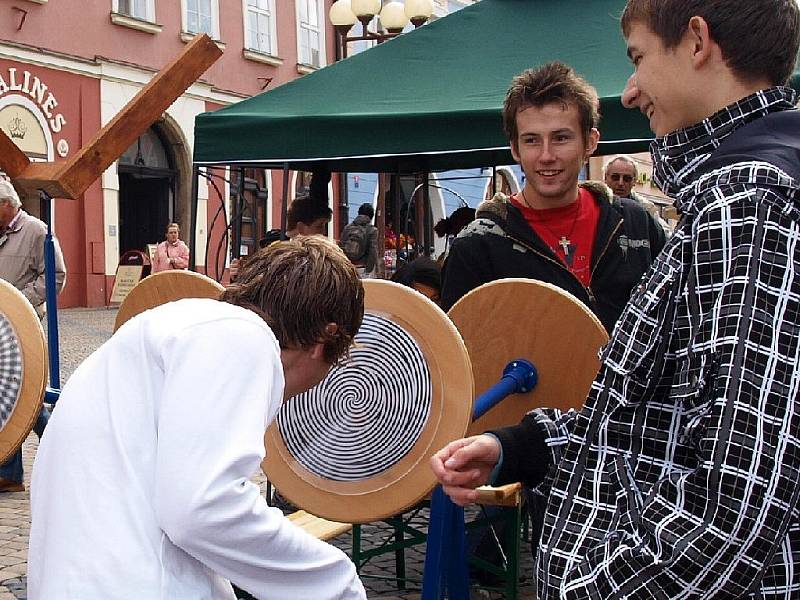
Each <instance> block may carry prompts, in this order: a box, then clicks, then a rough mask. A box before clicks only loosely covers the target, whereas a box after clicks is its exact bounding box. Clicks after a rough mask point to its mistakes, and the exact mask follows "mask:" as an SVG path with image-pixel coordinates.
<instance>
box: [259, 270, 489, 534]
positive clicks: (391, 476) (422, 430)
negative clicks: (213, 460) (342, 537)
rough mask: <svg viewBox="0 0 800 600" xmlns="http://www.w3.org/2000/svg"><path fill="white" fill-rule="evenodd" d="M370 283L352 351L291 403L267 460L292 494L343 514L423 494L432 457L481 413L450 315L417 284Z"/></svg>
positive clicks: (398, 504)
mask: <svg viewBox="0 0 800 600" xmlns="http://www.w3.org/2000/svg"><path fill="white" fill-rule="evenodd" d="M363 283H364V288H365V293H366V294H365V315H364V324H363V325H362V327H361V329H360V330H359V332H358V335H357V336H356V346H355V347H354V349H353V350H352V352H351V358H350V360H349V361H348V362H347V363H345V364H344V365H341V366H336V367H334V368H333V369H331V372H330V373H329V374H328V376H327V377H326V378H325V380H324V381H323V382H322V383H320V385H318V386H317V387H315V388H312V389H311V390H309V391H308V392H306V393H305V394H301V395H299V396H297V397H295V398H292V399H291V400H289V401H287V402H286V403H285V404H284V405H283V407H282V408H281V411H280V413H279V415H278V418H277V419H276V420H275V422H274V423H273V424H272V425H271V426H270V428H269V429H268V430H267V433H266V435H265V445H266V451H267V457H266V459H265V460H264V462H263V463H262V468H263V469H264V472H265V473H266V475H267V477H268V478H269V480H270V481H271V482H272V483H273V484H274V485H275V487H276V488H277V489H278V490H280V492H281V494H282V495H283V496H285V497H286V498H288V499H289V500H290V501H292V502H293V503H294V504H296V505H297V506H299V507H301V508H303V509H305V510H306V511H308V512H310V513H312V514H314V515H317V516H320V517H324V518H326V519H329V520H332V521H339V522H344V523H368V522H371V521H376V520H379V519H383V518H386V517H389V516H391V515H395V514H397V513H400V512H402V511H404V510H406V509H407V508H409V507H411V506H413V505H415V504H416V503H417V502H419V501H420V500H421V499H423V498H424V497H425V496H426V495H427V494H428V493H430V491H431V490H432V489H433V487H434V486H435V484H436V480H435V478H434V476H433V472H432V471H431V469H430V466H429V465H428V461H429V459H430V457H431V456H432V455H433V454H434V453H435V452H437V451H438V450H439V449H440V448H442V447H443V446H445V445H446V444H447V443H448V442H450V441H452V440H455V439H458V438H460V437H463V436H464V433H465V432H466V431H467V427H468V426H469V422H470V420H471V415H472V399H473V389H472V376H471V367H470V361H469V355H468V354H467V351H466V348H465V347H464V343H463V342H462V341H461V336H460V335H459V333H458V331H457V330H456V328H455V327H454V326H453V324H452V322H451V321H450V320H449V319H448V318H447V315H445V314H444V313H443V312H442V311H441V309H440V308H439V307H438V306H436V305H435V304H433V303H432V302H431V301H430V300H428V299H427V298H425V297H424V296H423V295H422V294H419V293H417V292H415V291H414V290H412V289H410V288H407V287H404V286H401V285H398V284H395V283H391V282H389V281H382V280H375V279H371V280H365V281H364V282H363ZM290 447H291V448H292V449H291V450H290Z"/></svg>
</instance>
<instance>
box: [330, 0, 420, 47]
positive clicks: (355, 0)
mask: <svg viewBox="0 0 800 600" xmlns="http://www.w3.org/2000/svg"><path fill="white" fill-rule="evenodd" d="M432 14H433V0H405V4H403V3H401V2H397V0H392V1H391V2H387V3H386V4H382V2H381V0H336V2H334V3H333V6H331V10H330V12H329V13H328V15H329V17H330V19H331V23H333V26H334V27H335V28H336V31H337V32H338V34H339V37H340V43H341V57H342V58H347V44H348V43H349V42H356V41H363V40H371V41H374V42H376V43H378V44H380V43H381V42H384V41H386V40H388V39H390V38H393V37H395V36H397V35H399V34H400V33H401V32H402V31H403V29H404V28H405V26H406V25H407V24H408V22H409V21H410V22H411V23H412V24H413V25H414V27H419V26H421V25H422V24H424V23H425V22H426V21H427V20H428V19H430V18H431V15H432ZM375 15H379V17H378V18H379V19H380V23H381V26H382V27H383V28H384V29H385V31H380V30H376V31H371V30H370V29H369V23H370V21H372V19H373V18H374V17H375ZM356 21H360V22H361V35H356V36H348V35H347V34H348V33H349V32H350V29H352V27H353V25H355V24H356Z"/></svg>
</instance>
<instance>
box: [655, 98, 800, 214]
mask: <svg viewBox="0 0 800 600" xmlns="http://www.w3.org/2000/svg"><path fill="white" fill-rule="evenodd" d="M796 102H797V94H796V93H795V92H794V90H792V89H791V88H786V87H773V88H769V89H765V90H760V91H758V92H756V93H755V94H751V95H750V96H746V97H745V98H742V99H741V100H739V101H737V102H734V103H733V104H730V105H728V106H726V107H725V108H723V109H722V110H720V111H718V112H716V113H715V114H713V115H711V116H710V117H707V118H705V119H703V120H702V121H700V122H699V123H696V124H694V125H691V126H689V127H686V128H684V129H678V130H677V131H673V132H672V133H669V134H667V135H666V136H664V137H662V138H658V139H656V140H654V141H653V142H652V143H651V145H650V153H651V155H652V158H653V180H654V181H655V183H656V185H657V186H658V187H659V188H660V189H661V191H663V192H664V193H665V194H667V195H668V196H672V197H674V198H676V203H675V205H676V207H677V208H678V209H679V210H681V209H685V208H686V206H685V202H684V201H683V199H682V198H681V197H680V193H681V191H682V190H685V189H686V188H688V187H689V186H691V185H692V184H693V183H694V182H695V181H696V180H697V179H698V178H699V177H700V176H702V174H704V171H703V169H702V168H701V167H702V166H703V163H705V162H706V161H707V160H708V158H709V157H710V156H711V153H712V152H713V151H714V150H716V149H717V148H718V147H719V146H720V144H722V142H723V141H725V140H726V139H727V138H728V137H730V135H731V134H732V133H734V132H735V131H737V130H739V129H740V128H741V127H742V126H744V125H746V124H748V123H750V122H752V121H755V120H756V119H759V118H761V117H764V116H766V115H768V114H771V113H774V112H781V111H785V110H790V109H793V108H794V106H795V104H796Z"/></svg>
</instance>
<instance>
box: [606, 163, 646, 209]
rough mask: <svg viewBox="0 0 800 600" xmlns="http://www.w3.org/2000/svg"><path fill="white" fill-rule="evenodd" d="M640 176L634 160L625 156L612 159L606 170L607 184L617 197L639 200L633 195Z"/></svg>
mask: <svg viewBox="0 0 800 600" xmlns="http://www.w3.org/2000/svg"><path fill="white" fill-rule="evenodd" d="M637 175H639V169H638V168H637V167H636V163H635V162H634V160H633V159H632V158H631V157H630V156H627V155H625V154H620V155H619V156H615V157H614V158H612V159H611V160H610V161H609V162H608V164H607V165H606V169H605V177H604V179H605V182H606V185H607V186H608V187H610V188H611V189H612V190H613V192H614V195H615V196H619V197H620V198H631V199H633V200H637V198H636V196H634V195H633V183H634V182H635V181H636V177H637Z"/></svg>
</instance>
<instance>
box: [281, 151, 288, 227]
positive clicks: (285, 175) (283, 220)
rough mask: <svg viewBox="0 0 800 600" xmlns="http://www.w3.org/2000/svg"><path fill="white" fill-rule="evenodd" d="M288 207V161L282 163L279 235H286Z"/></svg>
mask: <svg viewBox="0 0 800 600" xmlns="http://www.w3.org/2000/svg"><path fill="white" fill-rule="evenodd" d="M288 208H289V163H283V198H281V235H283V236H285V235H286V211H287V210H288Z"/></svg>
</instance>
